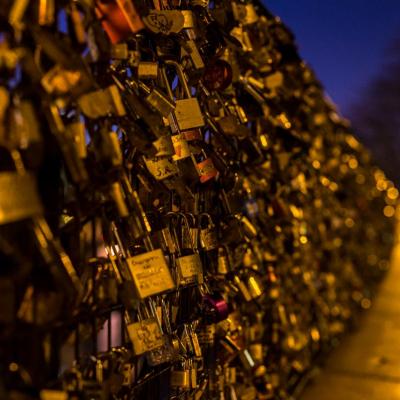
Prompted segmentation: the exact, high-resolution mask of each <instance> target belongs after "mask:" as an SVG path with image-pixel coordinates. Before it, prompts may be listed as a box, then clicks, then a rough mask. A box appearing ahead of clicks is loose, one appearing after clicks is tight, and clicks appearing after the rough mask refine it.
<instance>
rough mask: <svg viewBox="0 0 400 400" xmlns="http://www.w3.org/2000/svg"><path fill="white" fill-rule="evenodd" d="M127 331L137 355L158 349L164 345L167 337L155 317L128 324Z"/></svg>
mask: <svg viewBox="0 0 400 400" xmlns="http://www.w3.org/2000/svg"><path fill="white" fill-rule="evenodd" d="M126 329H127V330H128V335H129V339H130V340H131V342H132V347H133V352H134V354H135V355H140V354H143V353H146V352H148V351H151V350H154V349H157V348H158V347H161V346H162V345H163V344H164V340H165V337H164V335H163V334H162V332H161V331H160V328H159V326H158V324H157V322H156V319H155V318H153V317H152V318H147V319H144V320H142V321H139V322H134V323H131V324H128V325H127V326H126Z"/></svg>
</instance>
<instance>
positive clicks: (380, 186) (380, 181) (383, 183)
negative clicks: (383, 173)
mask: <svg viewBox="0 0 400 400" xmlns="http://www.w3.org/2000/svg"><path fill="white" fill-rule="evenodd" d="M376 188H377V189H378V190H379V191H380V192H383V191H384V190H386V189H387V181H386V180H385V179H378V182H376Z"/></svg>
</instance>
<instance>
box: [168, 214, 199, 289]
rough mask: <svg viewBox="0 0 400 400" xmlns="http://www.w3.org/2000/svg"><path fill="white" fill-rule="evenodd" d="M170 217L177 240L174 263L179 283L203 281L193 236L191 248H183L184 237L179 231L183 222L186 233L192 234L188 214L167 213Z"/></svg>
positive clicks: (174, 236)
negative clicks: (180, 237) (180, 235)
mask: <svg viewBox="0 0 400 400" xmlns="http://www.w3.org/2000/svg"><path fill="white" fill-rule="evenodd" d="M167 215H168V217H169V218H170V220H171V222H172V225H171V232H172V235H173V238H174V240H175V244H176V249H177V254H176V256H174V263H175V265H176V268H177V285H178V286H182V285H183V286H185V285H189V284H193V283H197V284H202V283H203V266H202V262H201V259H200V255H199V253H198V252H197V251H196V250H195V249H194V246H193V242H192V238H191V237H190V242H191V248H190V249H183V246H182V242H183V241H182V239H181V240H179V236H178V232H179V228H181V226H180V224H183V225H184V227H185V229H186V235H189V236H190V225H189V222H188V219H187V217H186V215H184V214H181V213H178V214H175V213H169V214H167Z"/></svg>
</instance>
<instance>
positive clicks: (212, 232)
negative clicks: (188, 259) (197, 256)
mask: <svg viewBox="0 0 400 400" xmlns="http://www.w3.org/2000/svg"><path fill="white" fill-rule="evenodd" d="M199 226H200V245H201V247H202V248H203V249H205V250H206V251H210V250H214V249H216V248H217V247H218V236H217V231H216V227H215V225H214V223H213V221H212V218H211V215H210V214H207V213H202V214H200V215H199Z"/></svg>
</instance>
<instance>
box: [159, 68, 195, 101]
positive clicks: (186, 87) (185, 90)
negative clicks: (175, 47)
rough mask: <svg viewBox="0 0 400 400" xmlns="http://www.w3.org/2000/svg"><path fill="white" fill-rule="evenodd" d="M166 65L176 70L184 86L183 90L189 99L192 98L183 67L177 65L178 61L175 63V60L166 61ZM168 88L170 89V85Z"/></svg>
mask: <svg viewBox="0 0 400 400" xmlns="http://www.w3.org/2000/svg"><path fill="white" fill-rule="evenodd" d="M165 64H166V65H168V66H172V67H173V68H174V69H175V71H176V74H177V76H178V79H179V82H180V84H181V86H182V89H183V91H184V92H185V94H186V96H187V98H188V99H190V98H191V97H192V94H191V93H190V89H189V85H188V83H187V80H186V78H185V74H184V72H183V70H182V66H181V65H180V64H179V63H177V62H176V61H173V60H166V61H165ZM165 76H166V74H165ZM166 83H167V84H168V80H167V82H166ZM168 87H169V85H168Z"/></svg>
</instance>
